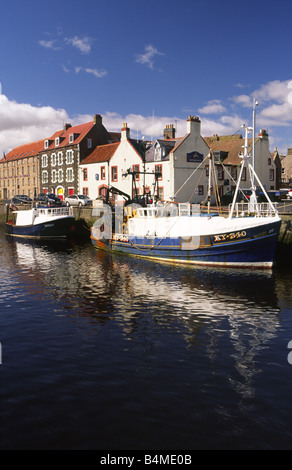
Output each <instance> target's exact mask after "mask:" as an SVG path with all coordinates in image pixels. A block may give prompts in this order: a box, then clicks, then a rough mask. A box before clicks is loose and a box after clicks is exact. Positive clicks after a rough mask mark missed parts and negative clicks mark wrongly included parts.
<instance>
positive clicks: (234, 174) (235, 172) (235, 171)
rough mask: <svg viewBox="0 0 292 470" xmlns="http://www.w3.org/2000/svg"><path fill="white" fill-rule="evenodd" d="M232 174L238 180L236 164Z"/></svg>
mask: <svg viewBox="0 0 292 470" xmlns="http://www.w3.org/2000/svg"><path fill="white" fill-rule="evenodd" d="M231 176H232V178H233V179H234V180H237V168H236V167H234V166H233V167H232V168H231Z"/></svg>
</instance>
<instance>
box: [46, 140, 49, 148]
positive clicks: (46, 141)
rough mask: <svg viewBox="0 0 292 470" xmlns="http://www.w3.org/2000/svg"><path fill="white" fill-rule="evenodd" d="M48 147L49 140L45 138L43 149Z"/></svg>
mask: <svg viewBox="0 0 292 470" xmlns="http://www.w3.org/2000/svg"><path fill="white" fill-rule="evenodd" d="M47 148H49V141H48V140H45V149H47Z"/></svg>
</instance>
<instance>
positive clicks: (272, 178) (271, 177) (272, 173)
mask: <svg viewBox="0 0 292 470" xmlns="http://www.w3.org/2000/svg"><path fill="white" fill-rule="evenodd" d="M269 180H270V181H274V170H270V171H269Z"/></svg>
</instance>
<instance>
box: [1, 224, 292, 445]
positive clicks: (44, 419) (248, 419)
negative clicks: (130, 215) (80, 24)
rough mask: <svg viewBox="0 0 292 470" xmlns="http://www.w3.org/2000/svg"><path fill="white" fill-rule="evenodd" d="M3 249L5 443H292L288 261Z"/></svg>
mask: <svg viewBox="0 0 292 470" xmlns="http://www.w3.org/2000/svg"><path fill="white" fill-rule="evenodd" d="M0 256H1V265H0V279H1V282H0V317H1V330H0V331H1V336H0V343H1V353H2V354H1V365H0V372H1V401H0V417H1V420H0V424H1V435H0V437H1V441H0V442H1V446H0V448H1V449H2V450H18V449H20V450H21V449H25V450H39V449H42V450H58V449H63V450H78V449H81V450H109V451H110V450H128V451H129V450H156V451H157V450H160V451H162V450H166V451H167V450H172V451H174V450H189V451H191V450H204V449H260V450H270V449H291V448H292V418H291V416H292V404H291V402H292V400H291V396H292V360H290V359H289V352H290V349H289V347H290V346H289V342H290V341H291V340H292V274H291V267H289V266H286V267H281V268H276V269H275V270H274V271H273V272H272V271H252V272H250V271H241V270H237V269H235V270H229V269H224V268H220V269H213V268H198V267H196V268H189V267H175V266H170V265H167V264H160V263H153V262H151V261H142V260H138V259H134V258H128V257H126V256H117V255H116V256H111V255H110V254H106V253H102V252H99V251H96V250H95V249H94V248H93V247H92V245H91V243H90V242H89V241H83V242H81V241H80V242H76V241H75V242H74V241H71V242H70V243H69V242H68V243H67V242H64V243H58V244H57V245H55V244H50V245H48V244H45V243H42V244H41V243H28V242H21V241H15V240H11V239H9V238H6V237H5V234H4V230H3V229H1V231H0ZM291 350H292V346H291Z"/></svg>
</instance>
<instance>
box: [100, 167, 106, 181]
mask: <svg viewBox="0 0 292 470" xmlns="http://www.w3.org/2000/svg"><path fill="white" fill-rule="evenodd" d="M100 179H101V180H105V166H102V167H101V168H100Z"/></svg>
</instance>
